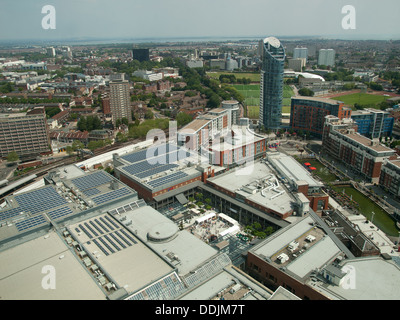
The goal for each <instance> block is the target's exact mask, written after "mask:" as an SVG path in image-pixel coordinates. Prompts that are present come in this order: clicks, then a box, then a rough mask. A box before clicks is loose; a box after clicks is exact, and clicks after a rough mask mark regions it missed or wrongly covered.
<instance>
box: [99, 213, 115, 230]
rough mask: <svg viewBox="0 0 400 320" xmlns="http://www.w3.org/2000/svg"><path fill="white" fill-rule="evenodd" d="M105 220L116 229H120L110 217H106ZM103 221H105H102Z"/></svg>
mask: <svg viewBox="0 0 400 320" xmlns="http://www.w3.org/2000/svg"><path fill="white" fill-rule="evenodd" d="M105 218H106V219H107V221H108V222H110V223H111V224H112V225H113V226H114V227H115V228H116V229H118V228H119V226H118V225H117V224H116V223H115V222H114V221H113V220H112V219H111V218H110V217H109V216H105ZM102 221H103V220H102Z"/></svg>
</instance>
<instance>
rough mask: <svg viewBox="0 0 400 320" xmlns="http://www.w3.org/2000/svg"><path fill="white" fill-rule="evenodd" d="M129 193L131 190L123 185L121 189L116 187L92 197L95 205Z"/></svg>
mask: <svg viewBox="0 0 400 320" xmlns="http://www.w3.org/2000/svg"><path fill="white" fill-rule="evenodd" d="M130 193H131V191H130V190H129V189H128V188H126V187H123V188H121V189H117V190H113V191H110V192H107V193H103V194H102V195H100V196H97V197H94V198H92V199H93V201H94V202H95V203H96V204H97V205H99V204H102V203H105V202H108V201H112V200H115V199H118V198H120V197H122V196H125V195H127V194H130Z"/></svg>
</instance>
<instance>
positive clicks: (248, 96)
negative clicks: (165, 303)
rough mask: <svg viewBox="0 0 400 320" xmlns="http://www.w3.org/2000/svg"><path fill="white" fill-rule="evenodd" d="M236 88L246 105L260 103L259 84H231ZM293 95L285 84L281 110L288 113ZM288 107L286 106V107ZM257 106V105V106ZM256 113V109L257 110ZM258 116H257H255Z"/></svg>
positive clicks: (291, 90)
mask: <svg viewBox="0 0 400 320" xmlns="http://www.w3.org/2000/svg"><path fill="white" fill-rule="evenodd" d="M232 86H233V87H234V88H235V89H236V90H238V91H239V92H240V93H241V94H242V95H243V97H244V98H245V102H246V104H247V105H248V106H258V105H259V103H260V85H256V84H245V85H243V84H234V85H232ZM292 96H294V92H293V89H292V88H291V87H290V86H288V85H285V86H284V87H283V101H282V106H283V108H282V112H283V113H290V104H291V99H290V98H291V97H292ZM287 107H288V108H287ZM257 108H258V107H257ZM257 114H258V110H257ZM257 118H258V116H257Z"/></svg>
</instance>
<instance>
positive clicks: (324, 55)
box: [318, 49, 336, 67]
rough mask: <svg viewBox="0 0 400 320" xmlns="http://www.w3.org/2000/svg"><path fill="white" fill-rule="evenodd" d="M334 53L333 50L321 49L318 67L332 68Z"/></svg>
mask: <svg viewBox="0 0 400 320" xmlns="http://www.w3.org/2000/svg"><path fill="white" fill-rule="evenodd" d="M335 55H336V52H335V50H333V49H321V50H319V55H318V65H319V66H329V67H333V66H334V65H335Z"/></svg>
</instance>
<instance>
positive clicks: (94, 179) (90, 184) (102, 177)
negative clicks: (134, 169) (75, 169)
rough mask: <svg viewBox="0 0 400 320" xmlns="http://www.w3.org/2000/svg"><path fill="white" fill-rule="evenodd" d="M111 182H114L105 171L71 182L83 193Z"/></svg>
mask: <svg viewBox="0 0 400 320" xmlns="http://www.w3.org/2000/svg"><path fill="white" fill-rule="evenodd" d="M110 181H112V178H111V177H110V176H108V175H107V174H106V173H105V172H103V171H96V172H95V173H92V174H90V175H85V176H83V177H79V178H75V179H72V180H71V182H72V183H73V184H74V185H75V186H76V187H77V188H78V189H79V190H81V191H82V192H84V191H85V190H88V189H92V188H96V187H98V186H100V185H102V184H106V183H108V182H110Z"/></svg>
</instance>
